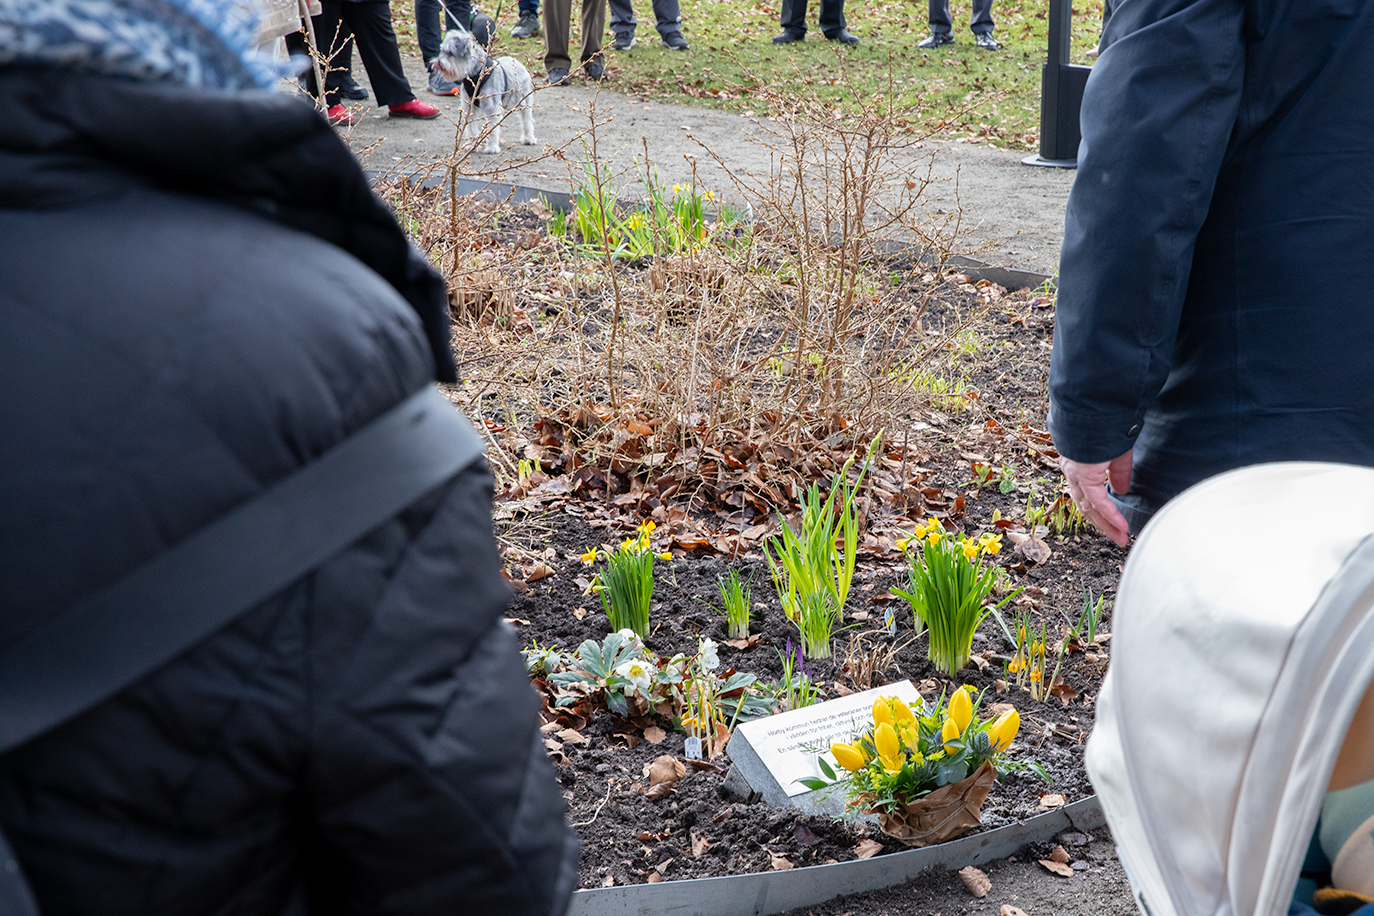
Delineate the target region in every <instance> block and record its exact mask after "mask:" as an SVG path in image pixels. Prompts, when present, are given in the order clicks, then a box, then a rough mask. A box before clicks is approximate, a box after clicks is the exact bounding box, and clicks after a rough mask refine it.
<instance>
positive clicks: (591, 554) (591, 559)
mask: <svg viewBox="0 0 1374 916" xmlns="http://www.w3.org/2000/svg"><path fill="white" fill-rule="evenodd" d="M582 562H583V563H586V564H587V565H588V566H591V565H592V564H593V563H595V562H596V548H595V547H588V548H587V552H586V553H584V554H582Z"/></svg>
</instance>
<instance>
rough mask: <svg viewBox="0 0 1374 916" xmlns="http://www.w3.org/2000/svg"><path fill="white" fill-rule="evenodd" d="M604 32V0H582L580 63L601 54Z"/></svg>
mask: <svg viewBox="0 0 1374 916" xmlns="http://www.w3.org/2000/svg"><path fill="white" fill-rule="evenodd" d="M605 32H606V0H582V63H584V64H585V63H586V62H587V61H589V60H591V59H593V58H599V57H600V56H601V39H602V37H603V36H604V35H605Z"/></svg>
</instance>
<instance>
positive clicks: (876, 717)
mask: <svg viewBox="0 0 1374 916" xmlns="http://www.w3.org/2000/svg"><path fill="white" fill-rule="evenodd" d="M873 721H874V722H875V723H876V724H878V725H888V724H891V722H892V709H891V708H890V707H889V706H888V705H887V697H878V699H876V700H874V701H873Z"/></svg>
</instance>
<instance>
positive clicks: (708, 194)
mask: <svg viewBox="0 0 1374 916" xmlns="http://www.w3.org/2000/svg"><path fill="white" fill-rule="evenodd" d="M701 196H702V197H703V198H705V199H706V200H715V199H716V192H715V191H707V192H706V193H704V194H702V195H701Z"/></svg>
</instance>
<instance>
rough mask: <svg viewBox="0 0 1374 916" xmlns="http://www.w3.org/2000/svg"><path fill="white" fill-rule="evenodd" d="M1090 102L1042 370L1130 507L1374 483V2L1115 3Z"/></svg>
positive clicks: (1067, 436)
mask: <svg viewBox="0 0 1374 916" xmlns="http://www.w3.org/2000/svg"><path fill="white" fill-rule="evenodd" d="M1103 48H1104V50H1103V52H1102V55H1101V57H1100V59H1099V61H1098V63H1097V66H1096V67H1095V69H1094V72H1093V73H1092V75H1091V77H1090V78H1089V80H1088V84H1087V90H1086V92H1085V94H1084V97H1083V111H1082V131H1083V140H1082V145H1081V146H1080V148H1079V157H1078V164H1079V170H1078V176H1077V179H1076V181H1075V183H1074V187H1073V192H1072V194H1071V195H1070V198H1069V204H1068V211H1067V216H1066V220H1065V237H1064V249H1063V256H1062V261H1061V264H1060V276H1059V300H1058V309H1057V317H1056V324H1055V339H1054V353H1053V361H1052V366H1051V370H1050V414H1049V426H1050V430H1051V432H1052V433H1053V435H1054V440H1055V443H1056V445H1057V447H1058V449H1059V451H1060V453H1061V454H1063V455H1065V456H1066V457H1068V458H1071V459H1074V460H1076V461H1080V462H1100V461H1109V460H1111V459H1113V458H1116V457H1117V456H1119V455H1121V454H1124V453H1125V452H1126V451H1128V450H1130V449H1132V448H1134V450H1135V451H1134V456H1133V457H1134V478H1133V481H1132V486H1131V490H1130V492H1129V494H1128V496H1127V502H1128V503H1134V504H1135V505H1137V506H1139V507H1141V508H1143V509H1145V510H1146V511H1152V510H1153V509H1156V508H1158V507H1159V506H1160V505H1162V504H1163V503H1164V502H1165V501H1166V500H1168V499H1170V498H1171V497H1173V496H1175V495H1176V494H1178V493H1179V492H1180V491H1182V490H1183V489H1185V488H1186V487H1188V486H1191V485H1192V484H1194V483H1196V482H1198V481H1200V480H1202V479H1204V478H1206V477H1209V476H1212V475H1214V474H1217V473H1220V472H1222V471H1226V470H1229V469H1231V468H1236V467H1241V466H1244V465H1248V464H1254V463H1258V462H1263V461H1277V460H1327V461H1342V462H1349V463H1354V464H1362V465H1374V355H1372V354H1371V352H1370V344H1371V342H1374V308H1371V307H1370V300H1371V296H1374V91H1371V89H1374V3H1368V2H1364V0H1249V2H1247V0H1121V2H1120V3H1118V4H1117V5H1116V7H1115V10H1114V12H1113V15H1112V18H1111V21H1110V23H1109V24H1108V27H1107V30H1106V33H1105V35H1104V40H1103Z"/></svg>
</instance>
